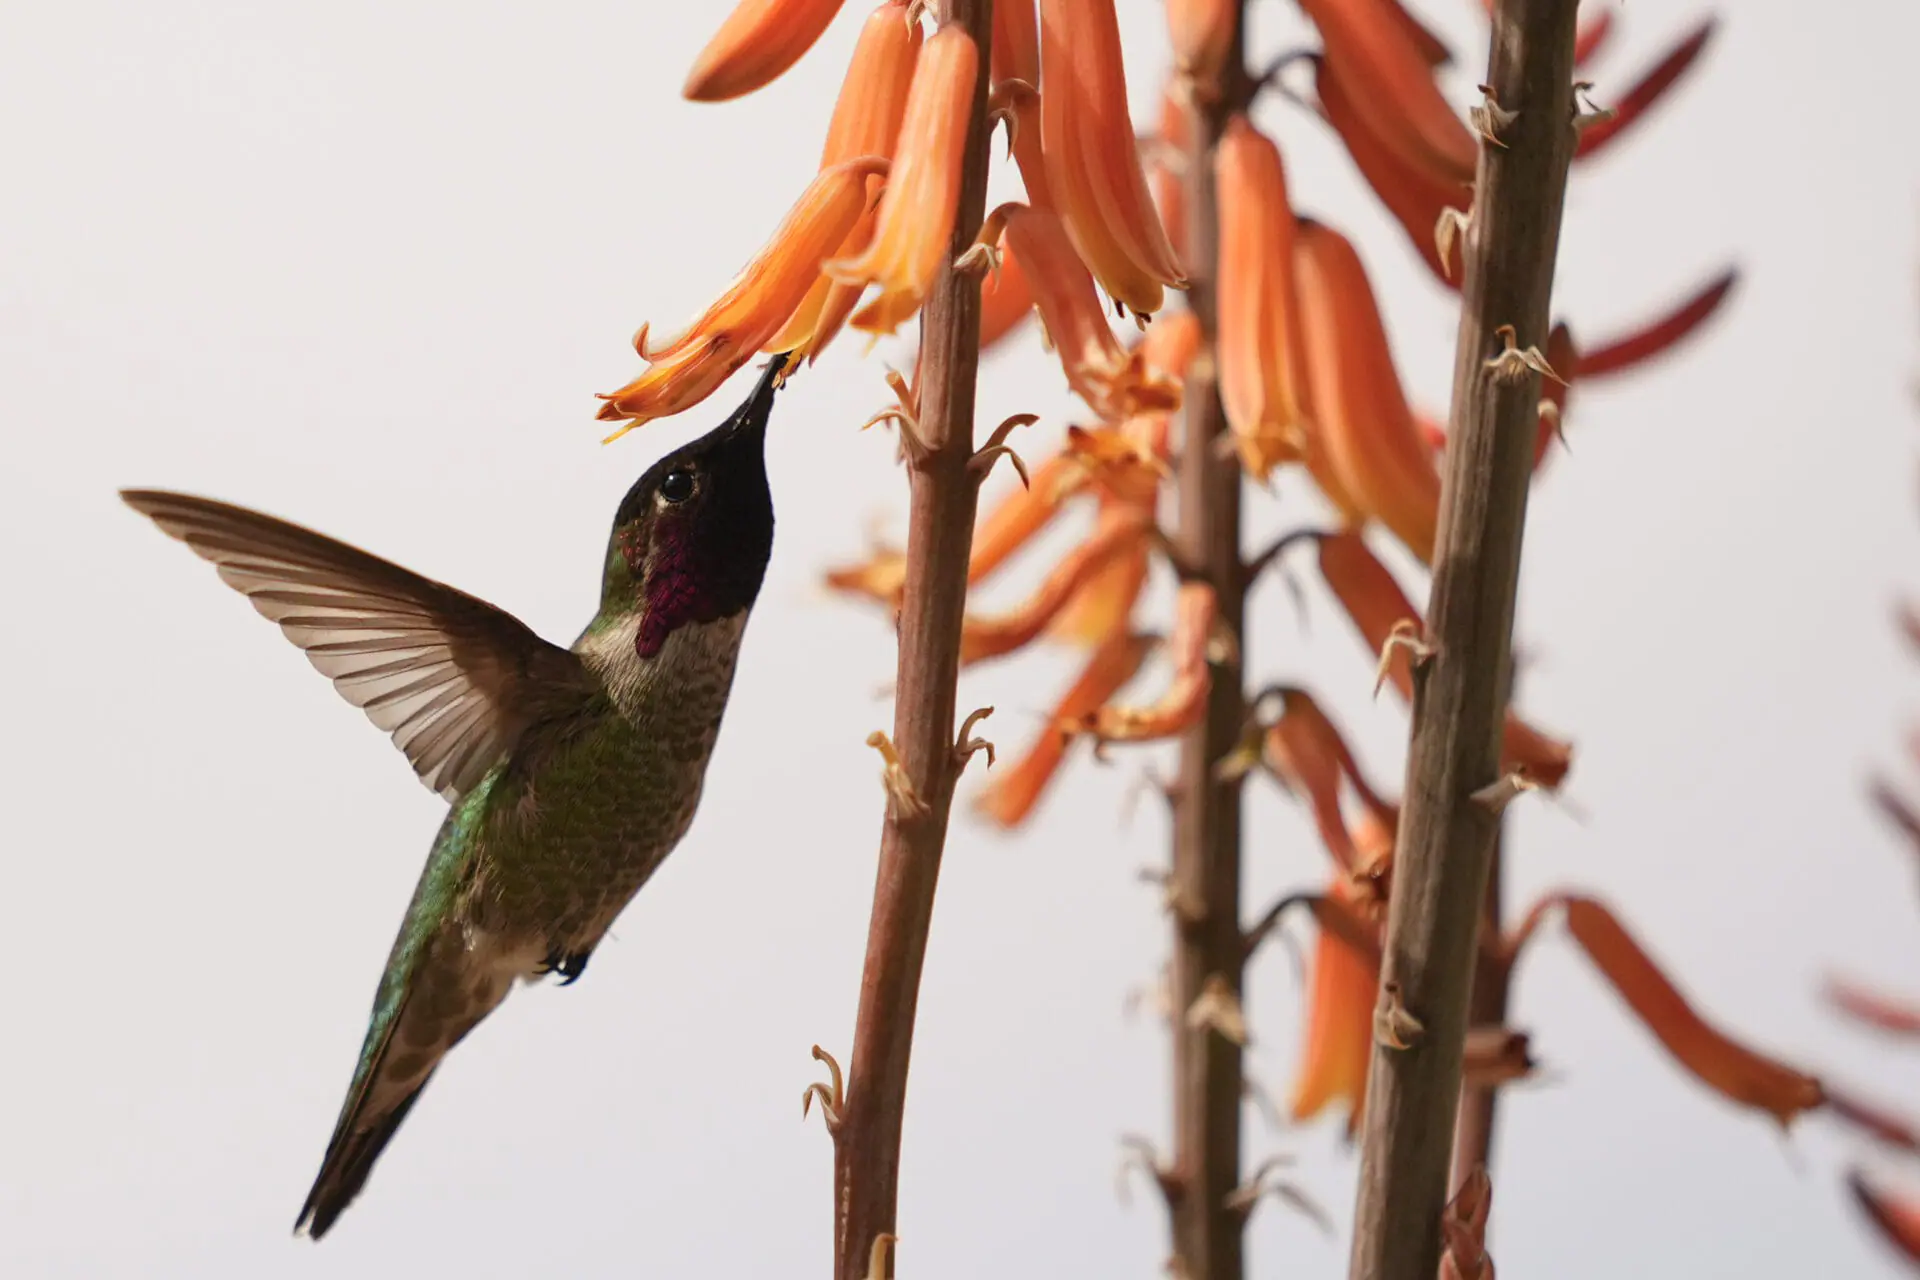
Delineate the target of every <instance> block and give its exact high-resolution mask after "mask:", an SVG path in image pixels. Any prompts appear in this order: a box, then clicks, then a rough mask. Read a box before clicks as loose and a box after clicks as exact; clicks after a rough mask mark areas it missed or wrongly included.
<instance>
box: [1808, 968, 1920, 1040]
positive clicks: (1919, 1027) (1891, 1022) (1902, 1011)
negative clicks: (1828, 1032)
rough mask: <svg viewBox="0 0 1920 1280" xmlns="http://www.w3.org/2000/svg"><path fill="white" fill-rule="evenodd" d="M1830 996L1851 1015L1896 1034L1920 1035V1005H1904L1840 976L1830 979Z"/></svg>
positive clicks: (1828, 995)
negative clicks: (1843, 979) (1844, 979)
mask: <svg viewBox="0 0 1920 1280" xmlns="http://www.w3.org/2000/svg"><path fill="white" fill-rule="evenodd" d="M1827 999H1828V1000H1829V1001H1831V1002H1832V1003H1833V1005H1834V1007H1835V1008H1837V1009H1839V1010H1840V1012H1842V1013H1844V1014H1846V1015H1847V1016H1848V1017H1850V1018H1855V1019H1858V1020H1859V1021H1861V1022H1864V1023H1866V1024H1867V1025H1868V1026H1870V1027H1877V1028H1879V1029H1880V1030H1881V1031H1887V1032H1891V1033H1892V1034H1894V1035H1896V1036H1920V1005H1909V1004H1902V1003H1900V1002H1899V1001H1897V1000H1891V999H1889V998H1887V997H1886V996H1883V995H1880V994H1878V993H1877V992H1873V991H1868V990H1867V989H1866V988H1865V987H1857V986H1854V985H1853V984H1852V983H1848V982H1842V981H1840V980H1838V979H1829V980H1828V982H1827Z"/></svg>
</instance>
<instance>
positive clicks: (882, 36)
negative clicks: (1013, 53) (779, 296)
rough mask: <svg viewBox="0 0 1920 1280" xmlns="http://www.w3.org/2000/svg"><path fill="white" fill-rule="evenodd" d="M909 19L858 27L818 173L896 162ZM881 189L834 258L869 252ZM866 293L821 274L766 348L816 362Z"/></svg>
mask: <svg viewBox="0 0 1920 1280" xmlns="http://www.w3.org/2000/svg"><path fill="white" fill-rule="evenodd" d="M907 14H908V6H907V5H906V3H905V2H904V0H888V2H887V3H885V4H882V5H881V6H880V7H879V8H877V9H875V10H874V11H873V12H872V13H871V14H869V15H868V16H867V20H866V22H865V24H863V25H862V26H861V28H860V39H859V41H858V42H857V43H856V44H855V45H854V47H853V60H852V62H850V63H849V64H848V66H847V78H846V80H845V81H843V82H842V84H841V86H840V97H839V99H838V101H836V102H835V104H834V108H833V119H832V121H831V122H830V123H829V124H828V125H827V141H826V145H825V146H823V147H822V148H821V152H820V167H821V168H823V169H826V168H831V167H832V166H834V165H836V164H840V163H841V162H843V161H846V160H851V159H853V158H854V157H856V156H887V157H889V158H891V157H892V155H893V147H894V142H895V140H896V139H897V138H898V137H899V134H900V122H901V120H902V118H903V117H904V116H905V115H906V109H907V92H908V90H909V88H910V87H911V86H912V84H913V70H914V66H915V64H916V63H917V61H918V59H919V56H920V44H921V36H920V24H919V23H918V22H908V21H907ZM880 189H881V180H880V179H879V178H871V179H869V180H868V182H867V196H868V204H867V207H866V208H865V209H864V210H863V211H862V212H861V214H860V220H859V221H858V222H856V223H855V224H854V227H853V230H852V231H850V232H848V233H847V238H846V240H845V242H843V243H842V244H841V245H840V246H839V248H838V250H837V251H836V252H835V253H834V255H833V256H835V257H840V258H844V257H852V256H856V255H858V254H860V253H863V252H865V250H866V248H867V246H868V245H869V244H870V243H871V242H872V240H873V225H874V217H875V209H874V207H873V197H874V196H876V195H878V194H879V191H880ZM861 291H862V286H861V285H858V284H842V283H840V282H839V281H837V280H835V279H833V278H832V277H831V276H829V275H827V274H826V273H825V272H822V273H821V274H820V277H819V278H818V279H817V280H815V281H814V283H813V287H812V288H811V289H810V290H808V292H807V297H806V300H805V301H804V302H802V303H801V304H800V307H799V309H798V310H797V311H795V312H794V314H793V318H792V319H791V320H789V321H788V322H787V324H786V326H785V327H784V328H782V329H781V331H780V332H779V333H778V334H776V335H775V336H774V338H773V340H772V341H771V342H769V343H768V344H767V349H768V350H769V351H788V352H792V353H793V357H794V359H795V360H796V361H797V360H800V359H802V358H805V359H806V360H807V361H808V362H809V363H811V362H813V361H814V360H817V359H818V358H819V356H820V353H821V352H822V351H823V350H825V349H826V346H827V344H828V343H830V342H832V341H833V339H834V337H835V336H836V335H838V334H839V332H840V329H841V327H842V326H844V325H845V324H846V322H847V317H848V316H849V315H851V314H853V309H854V307H855V306H856V305H858V304H859V301H860V294H861Z"/></svg>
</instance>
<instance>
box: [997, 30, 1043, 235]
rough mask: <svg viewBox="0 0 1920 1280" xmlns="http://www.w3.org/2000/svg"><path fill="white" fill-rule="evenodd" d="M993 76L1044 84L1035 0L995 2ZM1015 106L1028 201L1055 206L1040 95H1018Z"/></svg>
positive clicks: (1016, 148)
mask: <svg viewBox="0 0 1920 1280" xmlns="http://www.w3.org/2000/svg"><path fill="white" fill-rule="evenodd" d="M992 66H993V80H994V83H995V84H996V85H999V84H1004V83H1006V82H1008V81H1013V80H1018V81H1019V82H1020V83H1022V84H1024V85H1027V86H1028V87H1029V88H1032V89H1038V88H1039V87H1040V26H1039V21H1038V19H1037V18H1036V17H1035V16H1034V10H1033V0H999V3H997V4H995V5H994V6H993V60H992ZM1012 107H1013V126H1012V128H1013V160H1014V163H1015V164H1017V165H1019V167H1020V181H1021V182H1023V183H1024V184H1026V188H1027V203H1028V204H1030V205H1032V206H1033V207H1034V208H1036V209H1051V208H1053V188H1052V185H1051V184H1050V183H1049V182H1048V180H1047V165H1046V157H1045V153H1044V152H1043V151H1042V149H1041V146H1040V98H1039V96H1038V95H1037V94H1033V93H1027V94H1022V95H1019V96H1016V97H1015V98H1014V99H1013V102H1012Z"/></svg>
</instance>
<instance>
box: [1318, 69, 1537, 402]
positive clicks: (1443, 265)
mask: <svg viewBox="0 0 1920 1280" xmlns="http://www.w3.org/2000/svg"><path fill="white" fill-rule="evenodd" d="M1313 66H1314V90H1315V92H1316V93H1317V94H1318V95H1319V98H1320V111H1321V114H1322V115H1324V116H1325V117H1326V121H1327V123H1328V124H1329V125H1331V126H1332V127H1333V131H1334V132H1335V133H1337V134H1339V135H1340V141H1341V142H1342V143H1344V144H1345V146H1346V149H1347V155H1348V156H1349V157H1350V158H1351V159H1352V160H1353V164H1354V167H1355V168H1356V169H1358V170H1359V171H1360V176H1361V177H1362V178H1364V179H1366V182H1367V185H1368V186H1369V187H1371V188H1373V193H1374V194H1375V195H1377V196H1379V197H1380V202H1381V203H1382V204H1384V205H1385V206H1386V207H1387V212H1389V213H1391V214H1392V215H1393V217H1394V220H1395V221H1396V222H1398V223H1399V224H1400V228H1401V230H1403V231H1404V232H1406V235H1407V239H1408V241H1409V242H1411V243H1412V245H1413V248H1414V251H1415V252H1416V253H1418V254H1419V255H1420V260H1421V261H1422V262H1424V263H1426V264H1427V269H1428V270H1429V271H1431V272H1432V273H1433V275H1434V278H1435V279H1436V280H1438V281H1439V282H1440V283H1441V284H1443V285H1445V286H1447V287H1448V288H1449V289H1454V290H1458V289H1459V287H1460V261H1459V258H1458V256H1457V255H1456V256H1455V257H1454V259H1453V261H1452V262H1445V261H1442V260H1441V257H1440V247H1439V245H1438V243H1437V242H1436V240H1435V238H1434V231H1435V228H1436V227H1438V226H1439V223H1440V215H1441V214H1442V213H1443V212H1445V211H1446V210H1448V209H1457V210H1459V211H1461V212H1462V213H1464V212H1466V211H1467V209H1468V208H1470V207H1471V206H1472V204H1473V185H1472V183H1471V182H1456V181H1453V180H1451V179H1447V178H1443V177H1439V176H1436V175H1435V174H1433V173H1431V172H1429V171H1427V170H1426V169H1423V168H1420V167H1419V166H1417V165H1414V164H1410V163H1408V162H1407V161H1406V160H1405V159H1404V158H1403V157H1402V156H1401V155H1400V153H1399V152H1397V151H1395V150H1394V149H1393V148H1392V147H1391V146H1389V145H1388V144H1387V142H1386V141H1385V140H1384V139H1382V138H1381V137H1380V136H1379V135H1378V134H1376V133H1374V132H1373V131H1372V130H1371V128H1370V127H1369V125H1368V121H1367V118H1366V117H1365V116H1363V115H1362V114H1361V113H1360V111H1359V109H1358V108H1357V107H1356V106H1355V105H1354V100H1353V96H1352V94H1351V93H1350V92H1349V91H1348V89H1347V86H1346V85H1345V84H1344V83H1342V81H1341V79H1340V74H1339V72H1338V71H1337V70H1336V69H1335V66H1334V64H1333V63H1330V62H1328V61H1327V60H1326V59H1325V58H1323V57H1315V58H1314V59H1313ZM1555 367H1556V368H1558V366H1557V365H1556V366H1555Z"/></svg>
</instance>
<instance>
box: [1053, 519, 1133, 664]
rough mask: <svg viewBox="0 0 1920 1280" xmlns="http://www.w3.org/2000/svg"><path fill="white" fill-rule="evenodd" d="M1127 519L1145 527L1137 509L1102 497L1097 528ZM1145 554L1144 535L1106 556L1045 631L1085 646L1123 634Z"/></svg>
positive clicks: (1129, 616)
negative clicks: (1124, 547) (1103, 564)
mask: <svg viewBox="0 0 1920 1280" xmlns="http://www.w3.org/2000/svg"><path fill="white" fill-rule="evenodd" d="M1129 520H1141V527H1142V528H1144V527H1145V522H1144V520H1142V513H1141V512H1140V511H1139V509H1138V508H1136V507H1134V506H1132V505H1130V504H1128V503H1125V502H1122V501H1120V500H1118V499H1114V498H1110V497H1103V498H1102V500H1101V504H1100V523H1099V525H1098V526H1097V528H1099V529H1105V528H1107V527H1108V526H1109V525H1110V524H1122V523H1125V522H1127V521H1129ZM1148 553H1149V547H1148V544H1147V540H1146V538H1144V537H1136V538H1135V539H1134V540H1133V541H1131V542H1129V543H1128V544H1127V546H1126V549H1125V550H1123V551H1121V552H1120V554H1118V555H1116V556H1114V557H1113V558H1112V559H1110V560H1109V561H1108V562H1107V564H1106V566H1105V567H1104V568H1102V569H1101V570H1100V571H1099V572H1097V573H1095V574H1094V575H1093V576H1092V577H1091V578H1089V579H1088V580H1087V581H1086V583H1085V584H1084V585H1083V586H1081V588H1080V590H1079V591H1078V592H1076V593H1075V594H1074V596H1073V598H1072V599H1071V600H1069V601H1067V605H1066V608H1064V609H1062V610H1061V611H1060V613H1059V615H1058V616H1057V617H1055V618H1054V620H1053V621H1052V623H1050V624H1049V625H1048V627H1047V634H1048V635H1049V636H1050V637H1052V638H1053V639H1056V640H1061V641H1065V642H1066V643H1068V644H1075V645H1084V646H1086V647H1088V648H1092V647H1094V646H1096V645H1100V644H1104V643H1105V642H1106V641H1107V640H1108V639H1110V638H1112V637H1113V636H1116V635H1124V634H1125V633H1126V631H1127V624H1128V623H1129V622H1130V621H1131V620H1132V618H1133V607H1134V605H1135V604H1136V603H1137V602H1138V601H1139V599H1140V591H1141V588H1143V587H1145V586H1146V584H1147V565H1148V561H1149V554H1148Z"/></svg>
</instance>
